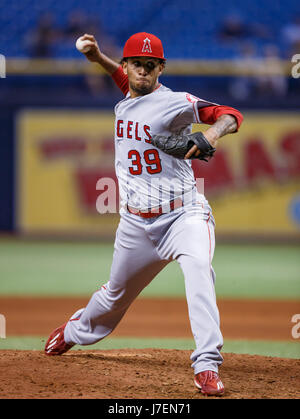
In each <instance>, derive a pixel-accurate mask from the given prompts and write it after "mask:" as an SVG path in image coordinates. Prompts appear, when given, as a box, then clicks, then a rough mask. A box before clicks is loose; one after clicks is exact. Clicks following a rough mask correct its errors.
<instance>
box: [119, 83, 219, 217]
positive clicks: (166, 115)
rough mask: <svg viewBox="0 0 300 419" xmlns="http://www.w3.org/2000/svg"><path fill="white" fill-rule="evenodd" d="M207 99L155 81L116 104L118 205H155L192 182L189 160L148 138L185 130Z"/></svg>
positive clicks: (195, 120) (190, 187)
mask: <svg viewBox="0 0 300 419" xmlns="http://www.w3.org/2000/svg"><path fill="white" fill-rule="evenodd" d="M207 105H214V104H213V103H211V102H207V101H204V100H202V99H199V98H197V97H195V96H193V95H191V94H189V93H186V92H173V91H172V90H171V89H169V88H167V87H165V86H163V85H159V86H158V87H157V88H156V90H154V92H152V93H150V94H147V95H145V96H139V97H136V98H131V97H130V94H129V93H128V94H127V96H126V98H125V99H123V100H122V101H120V102H119V103H118V104H117V105H116V106H115V115H116V122H115V169H116V174H117V177H118V180H119V190H120V198H121V203H122V204H123V205H124V204H128V205H130V206H132V207H134V208H137V209H139V210H146V209H149V208H155V207H158V206H161V205H163V204H164V203H168V202H170V201H171V200H172V199H174V198H177V197H179V196H180V197H182V196H183V195H184V194H187V193H188V192H189V191H192V190H193V188H195V183H196V182H195V178H194V173H193V169H192V165H191V161H190V160H181V159H175V158H174V157H172V156H169V155H168V154H166V153H164V152H162V151H160V150H158V149H157V148H156V147H155V146H153V145H152V144H151V143H150V139H151V136H152V135H154V134H160V135H165V136H169V135H171V134H172V133H180V132H183V131H184V132H188V133H190V132H191V129H192V124H193V123H201V121H200V119H199V114H198V107H204V106H207ZM198 199H199V198H198ZM202 199H203V200H205V198H204V196H203V197H202Z"/></svg>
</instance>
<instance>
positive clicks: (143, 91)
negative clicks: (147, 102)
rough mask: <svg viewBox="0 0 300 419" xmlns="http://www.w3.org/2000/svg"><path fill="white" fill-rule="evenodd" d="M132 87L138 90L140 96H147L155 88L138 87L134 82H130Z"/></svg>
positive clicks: (135, 90)
mask: <svg viewBox="0 0 300 419" xmlns="http://www.w3.org/2000/svg"><path fill="white" fill-rule="evenodd" d="M130 88H131V89H132V90H133V91H134V92H136V93H137V94H138V95H139V96H145V95H148V94H149V93H152V92H153V90H154V87H153V86H149V87H146V86H145V87H136V86H134V85H133V84H130Z"/></svg>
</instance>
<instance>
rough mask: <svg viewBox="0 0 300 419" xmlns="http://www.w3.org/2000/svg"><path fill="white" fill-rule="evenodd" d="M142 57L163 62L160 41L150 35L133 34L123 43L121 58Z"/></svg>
mask: <svg viewBox="0 0 300 419" xmlns="http://www.w3.org/2000/svg"><path fill="white" fill-rule="evenodd" d="M143 56H144V57H153V58H159V59H161V60H165V57H164V50H163V46H162V43H161V40H160V39H159V38H158V37H157V36H155V35H153V34H152V33H147V32H139V33H135V34H134V35H132V36H131V37H130V38H129V39H128V40H127V41H126V43H125V46H124V50H123V58H129V57H143Z"/></svg>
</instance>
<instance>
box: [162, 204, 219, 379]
mask: <svg viewBox="0 0 300 419" xmlns="http://www.w3.org/2000/svg"><path fill="white" fill-rule="evenodd" d="M194 213H195V214H194ZM169 240H172V242H173V247H174V249H175V250H174V256H175V258H176V259H177V261H178V262H179V264H180V266H181V269H182V271H183V274H184V278H185V289H186V298H187V304H188V312H189V318H190V324H191V329H192V333H193V336H194V339H195V343H196V350H195V351H194V352H193V354H192V356H191V360H192V361H193V364H192V367H193V368H194V371H195V374H197V373H199V372H201V371H205V370H211V371H215V372H217V371H218V366H219V365H220V364H221V363H222V361H223V358H222V356H221V353H220V350H221V348H222V345H223V337H222V334H221V331H220V320H219V311H218V307H217V303H216V295H215V284H214V272H213V269H212V266H211V261H212V258H213V254H214V245H215V237H214V224H213V222H212V220H211V218H210V216H209V215H207V216H206V214H205V213H204V214H201V211H200V210H199V214H197V211H196V210H193V211H191V212H188V213H186V214H185V215H183V217H182V220H181V222H180V223H178V222H177V223H176V224H174V226H173V228H172V234H170V238H169Z"/></svg>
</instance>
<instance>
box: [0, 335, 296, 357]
mask: <svg viewBox="0 0 300 419" xmlns="http://www.w3.org/2000/svg"><path fill="white" fill-rule="evenodd" d="M45 342H46V338H45V337H30V336H26V337H8V338H6V339H0V350H1V349H15V350H43V349H44V345H45ZM194 347H195V344H194V341H193V339H177V338H176V339H175V338H174V339H171V338H164V339H162V338H144V339H142V338H130V337H128V338H126V337H124V338H117V337H111V338H107V339H104V340H103V341H101V342H98V343H97V344H94V345H89V346H75V347H74V348H73V349H72V350H84V351H86V350H109V349H125V348H131V349H144V348H163V349H177V350H191V351H192V350H193V349H194ZM222 352H223V353H236V354H249V355H263V356H271V357H280V358H293V359H300V344H299V342H296V341H295V342H281V341H280V342H279V341H278V342H277V341H246V340H225V343H224V347H223V351H222Z"/></svg>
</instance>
